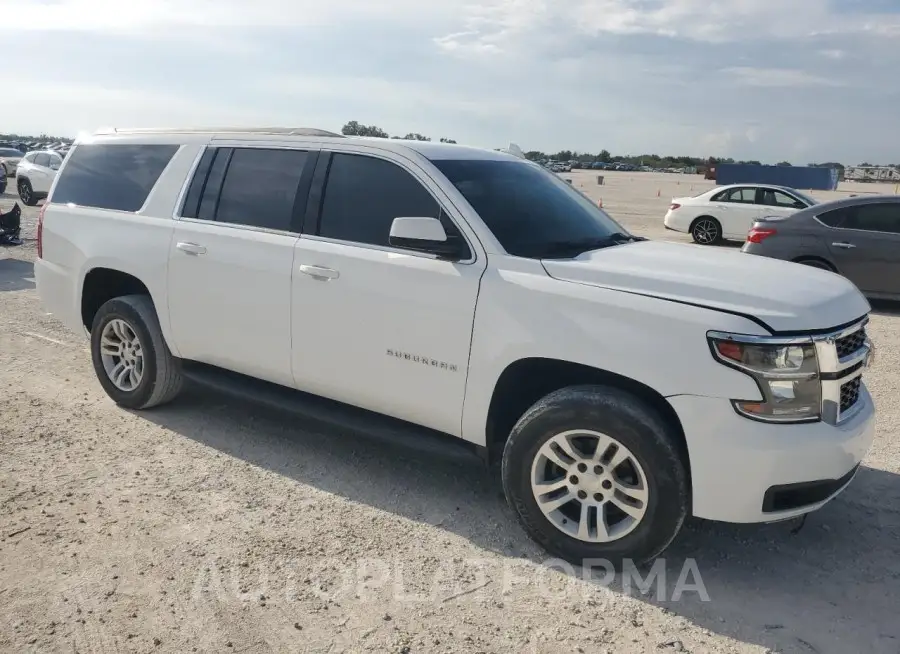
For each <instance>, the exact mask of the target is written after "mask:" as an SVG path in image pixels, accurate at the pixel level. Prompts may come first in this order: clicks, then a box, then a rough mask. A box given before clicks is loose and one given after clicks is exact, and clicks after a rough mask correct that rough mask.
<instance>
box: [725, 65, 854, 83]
mask: <svg viewBox="0 0 900 654" xmlns="http://www.w3.org/2000/svg"><path fill="white" fill-rule="evenodd" d="M719 72H721V73H723V74H724V75H726V76H728V77H729V78H730V79H732V80H734V81H736V82H737V83H738V84H743V85H746V86H763V87H772V88H781V87H784V88H795V87H798V86H844V83H843V82H841V81H839V80H835V79H829V78H827V77H822V76H819V75H813V74H811V73H808V72H806V71H802V70H797V69H793V68H753V67H751V66H733V67H731V68H723V69H722V70H721V71H719Z"/></svg>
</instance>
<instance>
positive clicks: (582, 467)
mask: <svg viewBox="0 0 900 654" xmlns="http://www.w3.org/2000/svg"><path fill="white" fill-rule="evenodd" d="M578 472H587V466H586V465H585V464H583V463H579V464H578Z"/></svg>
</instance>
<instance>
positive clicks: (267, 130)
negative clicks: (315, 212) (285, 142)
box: [94, 127, 344, 138]
mask: <svg viewBox="0 0 900 654" xmlns="http://www.w3.org/2000/svg"><path fill="white" fill-rule="evenodd" d="M211 133H218V134H225V133H228V134H278V135H281V136H331V137H337V138H344V135H343V134H338V133H336V132H329V131H328V130H324V129H316V128H314V127H103V128H101V129H98V130H97V131H95V132H94V134H95V135H102V134H211Z"/></svg>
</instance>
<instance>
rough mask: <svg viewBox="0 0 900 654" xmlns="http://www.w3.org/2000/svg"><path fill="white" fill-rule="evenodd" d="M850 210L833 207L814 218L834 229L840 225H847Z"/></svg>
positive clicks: (850, 213)
mask: <svg viewBox="0 0 900 654" xmlns="http://www.w3.org/2000/svg"><path fill="white" fill-rule="evenodd" d="M851 215H852V211H851V210H850V209H847V208H844V209H833V210H831V211H826V212H825V213H823V214H819V215H818V216H816V218H818V219H819V221H820V222H821V223H823V224H825V225H828V226H829V227H834V228H836V229H838V228H841V227H847V226H848V225H847V221H848V219H849V218H850V217H851Z"/></svg>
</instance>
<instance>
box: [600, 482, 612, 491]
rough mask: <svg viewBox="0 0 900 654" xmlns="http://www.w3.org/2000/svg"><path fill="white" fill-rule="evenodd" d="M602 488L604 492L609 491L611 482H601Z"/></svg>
mask: <svg viewBox="0 0 900 654" xmlns="http://www.w3.org/2000/svg"><path fill="white" fill-rule="evenodd" d="M602 486H603V488H605V489H606V490H609V489H610V488H612V482H611V481H610V480H609V479H607V480H605V481H604V482H603V484H602Z"/></svg>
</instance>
